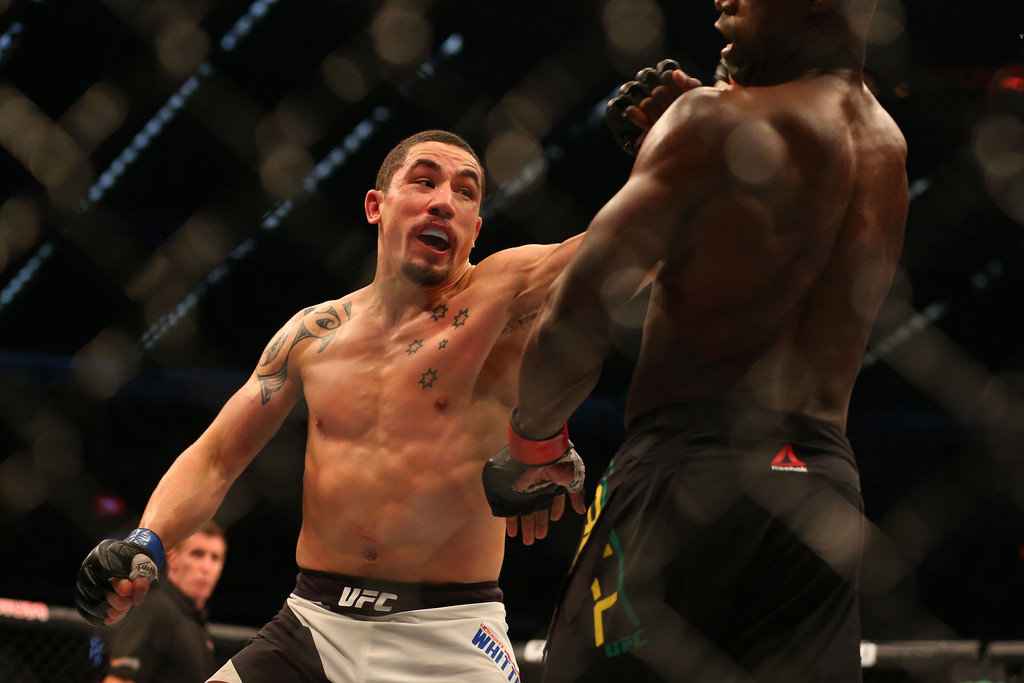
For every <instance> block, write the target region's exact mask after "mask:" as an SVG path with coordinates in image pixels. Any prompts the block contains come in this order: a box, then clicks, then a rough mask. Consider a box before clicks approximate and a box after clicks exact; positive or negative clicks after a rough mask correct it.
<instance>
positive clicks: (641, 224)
mask: <svg viewBox="0 0 1024 683" xmlns="http://www.w3.org/2000/svg"><path fill="white" fill-rule="evenodd" d="M720 99H721V97H720V93H719V92H718V91H715V90H712V89H711V88H698V89H696V90H693V91H690V92H688V93H686V94H684V95H683V96H681V97H680V98H678V99H677V100H676V101H675V102H674V103H673V104H672V105H671V107H670V108H669V110H668V111H667V112H666V113H665V115H664V116H663V117H662V119H661V120H659V121H658V123H657V124H656V125H655V126H654V127H653V128H652V129H651V131H650V133H649V135H648V139H647V140H646V142H645V143H644V146H643V148H642V149H641V150H640V153H639V155H638V157H637V161H636V163H635V165H634V167H633V171H632V173H631V175H630V177H629V180H628V181H627V182H626V184H625V186H623V188H622V189H621V190H620V191H619V192H618V193H617V194H616V195H615V196H614V197H613V198H612V199H611V201H609V202H608V203H607V204H606V205H605V206H604V208H602V209H601V211H600V212H599V213H598V214H597V216H596V217H595V218H594V220H593V222H592V223H591V224H590V227H589V228H588V230H587V232H586V235H585V237H584V240H583V243H582V245H581V246H580V249H579V251H578V252H577V254H576V256H575V258H574V259H573V261H572V262H571V263H570V264H569V266H568V267H567V268H566V270H565V271H564V272H563V273H562V275H561V276H560V278H559V280H558V281H557V282H556V283H555V286H554V288H553V291H552V295H551V297H550V298H549V299H548V301H547V302H546V303H545V305H544V308H543V309H542V311H541V313H540V316H539V320H538V322H537V325H536V326H535V327H534V329H533V331H532V333H531V335H530V338H529V340H528V341H527V345H526V351H525V355H524V357H523V364H522V368H521V371H520V384H519V408H518V410H517V411H516V418H517V429H518V430H519V432H520V434H521V435H522V436H524V437H527V438H531V439H544V438H546V437H549V436H550V435H551V434H554V433H556V432H557V431H558V430H560V429H561V428H562V425H563V424H565V421H566V420H567V419H568V417H569V416H570V415H571V414H572V412H573V411H574V410H575V409H576V408H577V407H578V406H579V404H580V403H581V402H582V401H583V399H584V398H585V397H586V396H587V395H588V394H589V393H590V391H591V390H592V389H593V387H594V385H595V384H596V382H597V379H598V376H599V374H600V370H601V365H602V363H603V361H604V359H605V356H606V355H607V353H608V349H609V346H610V343H611V329H612V324H611V323H612V314H613V312H614V311H615V310H616V308H617V307H619V306H621V305H623V304H624V303H625V302H626V301H627V300H628V299H629V297H630V296H632V294H633V293H634V292H635V291H636V288H637V286H638V284H639V283H640V282H641V281H642V279H643V277H644V275H645V274H646V273H647V272H648V271H649V270H650V269H651V268H652V267H653V266H655V265H656V264H657V262H658V261H659V260H660V259H662V258H663V257H665V256H666V255H668V254H673V255H674V256H675V257H679V255H680V252H681V250H684V249H686V248H687V246H686V245H687V244H688V242H689V240H690V239H692V234H693V233H694V231H695V230H696V229H697V224H698V223H699V218H700V215H701V213H702V212H704V211H706V210H707V208H706V206H705V204H706V200H707V199H708V198H709V197H711V196H713V195H714V193H715V190H716V188H719V187H721V184H722V182H723V168H722V166H723V161H722V154H721V149H722V145H723V140H724V137H725V135H726V133H727V131H728V130H730V129H731V127H732V126H733V125H734V123H733V119H734V114H733V113H732V112H731V111H728V110H727V108H726V107H723V105H722V103H721V102H720Z"/></svg>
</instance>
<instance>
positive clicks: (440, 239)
mask: <svg viewBox="0 0 1024 683" xmlns="http://www.w3.org/2000/svg"><path fill="white" fill-rule="evenodd" d="M416 239H418V240H419V241H420V242H423V244H425V245H427V246H428V247H430V248H431V249H434V250H436V251H448V247H449V246H450V245H449V244H448V235H447V234H445V231H444V230H441V229H440V228H427V229H426V230H424V231H423V232H421V233H420V234H418V235H416Z"/></svg>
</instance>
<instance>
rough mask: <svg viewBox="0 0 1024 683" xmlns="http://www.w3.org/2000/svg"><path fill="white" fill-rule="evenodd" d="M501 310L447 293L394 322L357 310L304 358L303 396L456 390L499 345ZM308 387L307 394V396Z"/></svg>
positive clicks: (504, 322)
mask: <svg viewBox="0 0 1024 683" xmlns="http://www.w3.org/2000/svg"><path fill="white" fill-rule="evenodd" d="M507 322H508V321H507V314H505V313H504V311H503V310H501V308H500V307H498V306H495V305H493V304H488V303H485V302H476V303H474V302H471V301H465V302H462V301H451V302H446V303H441V304H438V305H437V306H436V307H434V308H432V309H430V310H428V311H424V312H423V313H421V314H419V315H416V316H413V317H412V318H410V319H408V320H406V321H403V322H401V323H400V324H396V325H386V324H383V323H382V321H381V319H380V318H379V317H378V316H375V315H373V314H372V312H367V314H365V315H359V314H358V313H357V314H356V315H354V316H353V318H352V319H351V320H350V321H348V322H347V323H346V324H345V325H344V327H343V328H342V329H340V330H339V333H338V335H337V337H336V338H335V339H334V340H332V343H331V344H330V345H329V346H328V347H327V348H325V349H324V350H323V352H320V353H315V354H307V356H306V357H305V358H304V359H303V369H302V375H303V384H304V386H305V387H306V394H307V400H309V399H310V398H313V396H317V395H321V394H322V393H324V392H328V393H330V394H333V395H336V394H338V393H339V392H343V393H346V394H348V396H349V397H350V398H352V397H355V396H356V395H360V394H362V395H364V396H367V395H373V394H380V393H384V394H394V393H395V392H401V393H430V392H444V393H454V394H459V393H463V392H464V390H465V389H466V388H467V387H469V386H472V384H473V383H474V382H475V381H476V379H477V377H478V376H479V374H480V372H481V371H482V370H483V369H484V367H485V366H486V364H487V362H488V359H489V358H490V356H491V354H492V353H493V351H494V349H495V346H496V345H498V343H499V340H500V338H501V335H502V332H503V330H504V329H505V327H506V325H507ZM310 394H313V396H311V395H310Z"/></svg>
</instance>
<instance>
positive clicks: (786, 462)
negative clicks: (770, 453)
mask: <svg viewBox="0 0 1024 683" xmlns="http://www.w3.org/2000/svg"><path fill="white" fill-rule="evenodd" d="M772 469H773V470H775V471H776V472H806V471H807V463H805V462H803V461H801V460H800V458H798V457H796V453H794V452H793V446H791V445H790V444H788V443H787V444H786V445H785V446H783V447H782V450H781V451H779V453H778V455H776V456H775V459H774V460H772Z"/></svg>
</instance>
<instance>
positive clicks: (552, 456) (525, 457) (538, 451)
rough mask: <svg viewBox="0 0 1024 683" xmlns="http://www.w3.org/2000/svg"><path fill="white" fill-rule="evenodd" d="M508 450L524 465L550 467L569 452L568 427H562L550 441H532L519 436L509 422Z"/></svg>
mask: <svg viewBox="0 0 1024 683" xmlns="http://www.w3.org/2000/svg"><path fill="white" fill-rule="evenodd" d="M508 450H509V452H510V453H511V454H512V457H513V458H515V459H516V460H518V461H519V462H521V463H523V464H524V465H550V464H551V463H553V462H554V461H556V460H558V459H559V458H561V457H562V456H563V455H565V454H566V453H567V452H568V451H569V425H562V431H561V432H559V433H558V434H556V435H555V436H553V437H551V438H550V439H544V440H542V441H534V440H533V439H527V438H525V437H522V436H520V435H519V433H518V432H516V430H515V427H513V426H512V423H511V422H509V423H508Z"/></svg>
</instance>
